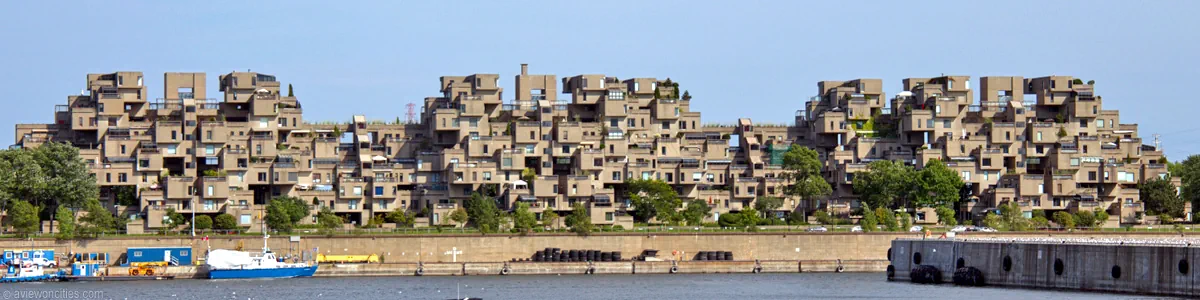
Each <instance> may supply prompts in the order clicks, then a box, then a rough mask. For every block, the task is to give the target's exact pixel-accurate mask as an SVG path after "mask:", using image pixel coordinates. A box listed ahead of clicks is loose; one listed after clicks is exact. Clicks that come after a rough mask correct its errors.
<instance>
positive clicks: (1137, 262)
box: [891, 240, 1200, 296]
mask: <svg viewBox="0 0 1200 300" xmlns="http://www.w3.org/2000/svg"><path fill="white" fill-rule="evenodd" d="M892 245H893V246H892V254H893V255H892V257H891V262H892V265H893V266H894V267H895V277H894V278H895V279H897V280H908V278H909V271H910V270H911V269H912V268H913V267H915V266H917V265H918V264H917V263H916V262H915V258H916V254H917V253H920V256H921V263H920V265H932V266H936V267H938V269H939V270H941V271H942V274H943V276H942V278H943V280H945V281H950V280H951V279H952V278H953V274H954V270H955V268H957V267H959V266H960V265H961V266H966V267H975V268H978V269H979V270H980V271H982V272H983V273H984V278H985V280H986V282H987V284H988V285H1004V286H1019V287H1034V288H1057V289H1074V290H1087V291H1105V292H1128V293H1141V294H1158V295H1181V296H1193V295H1196V292H1197V291H1198V290H1197V288H1200V285H1198V284H1197V280H1198V279H1200V276H1198V275H1197V274H1196V272H1195V268H1196V260H1197V259H1200V248H1195V247H1184V246H1144V245H1093V244H1050V243H1000V242H970V241H959V242H953V241H948V240H924V241H922V240H896V241H894V242H893V243H892ZM960 259H961V261H960ZM1006 261H1007V263H1006ZM1060 263H1061V268H1060V267H1057V266H1056V265H1058V264H1060ZM1181 265H1182V268H1181ZM1114 268H1119V269H1120V275H1119V277H1114V276H1113V275H1114V271H1113V270H1114Z"/></svg>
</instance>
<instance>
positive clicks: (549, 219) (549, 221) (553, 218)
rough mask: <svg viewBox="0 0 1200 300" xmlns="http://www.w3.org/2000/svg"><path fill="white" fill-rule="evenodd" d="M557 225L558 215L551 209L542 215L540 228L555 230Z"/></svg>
mask: <svg viewBox="0 0 1200 300" xmlns="http://www.w3.org/2000/svg"><path fill="white" fill-rule="evenodd" d="M557 225H558V213H556V212H554V210H553V209H547V210H546V211H545V212H543V213H542V226H547V227H550V228H555V227H557Z"/></svg>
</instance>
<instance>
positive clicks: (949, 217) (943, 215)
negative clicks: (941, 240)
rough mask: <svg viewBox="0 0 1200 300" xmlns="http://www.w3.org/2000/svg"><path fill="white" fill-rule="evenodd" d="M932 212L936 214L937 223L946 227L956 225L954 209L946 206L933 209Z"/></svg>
mask: <svg viewBox="0 0 1200 300" xmlns="http://www.w3.org/2000/svg"><path fill="white" fill-rule="evenodd" d="M934 212H936V213H937V216H938V223H941V224H942V225H946V226H954V225H958V219H955V218H954V209H951V208H950V207H947V206H938V207H937V208H936V209H934Z"/></svg>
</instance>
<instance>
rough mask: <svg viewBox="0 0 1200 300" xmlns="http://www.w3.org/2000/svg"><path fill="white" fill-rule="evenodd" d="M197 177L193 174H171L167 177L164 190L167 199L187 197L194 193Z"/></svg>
mask: <svg viewBox="0 0 1200 300" xmlns="http://www.w3.org/2000/svg"><path fill="white" fill-rule="evenodd" d="M195 184H196V178H195V177H191V176H171V177H168V178H167V182H166V184H165V187H164V190H165V191H166V198H167V199H187V198H191V197H192V195H193V194H194V191H193V188H194V185H195Z"/></svg>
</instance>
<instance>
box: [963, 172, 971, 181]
mask: <svg viewBox="0 0 1200 300" xmlns="http://www.w3.org/2000/svg"><path fill="white" fill-rule="evenodd" d="M962 178H963V181H970V180H971V171H962Z"/></svg>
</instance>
